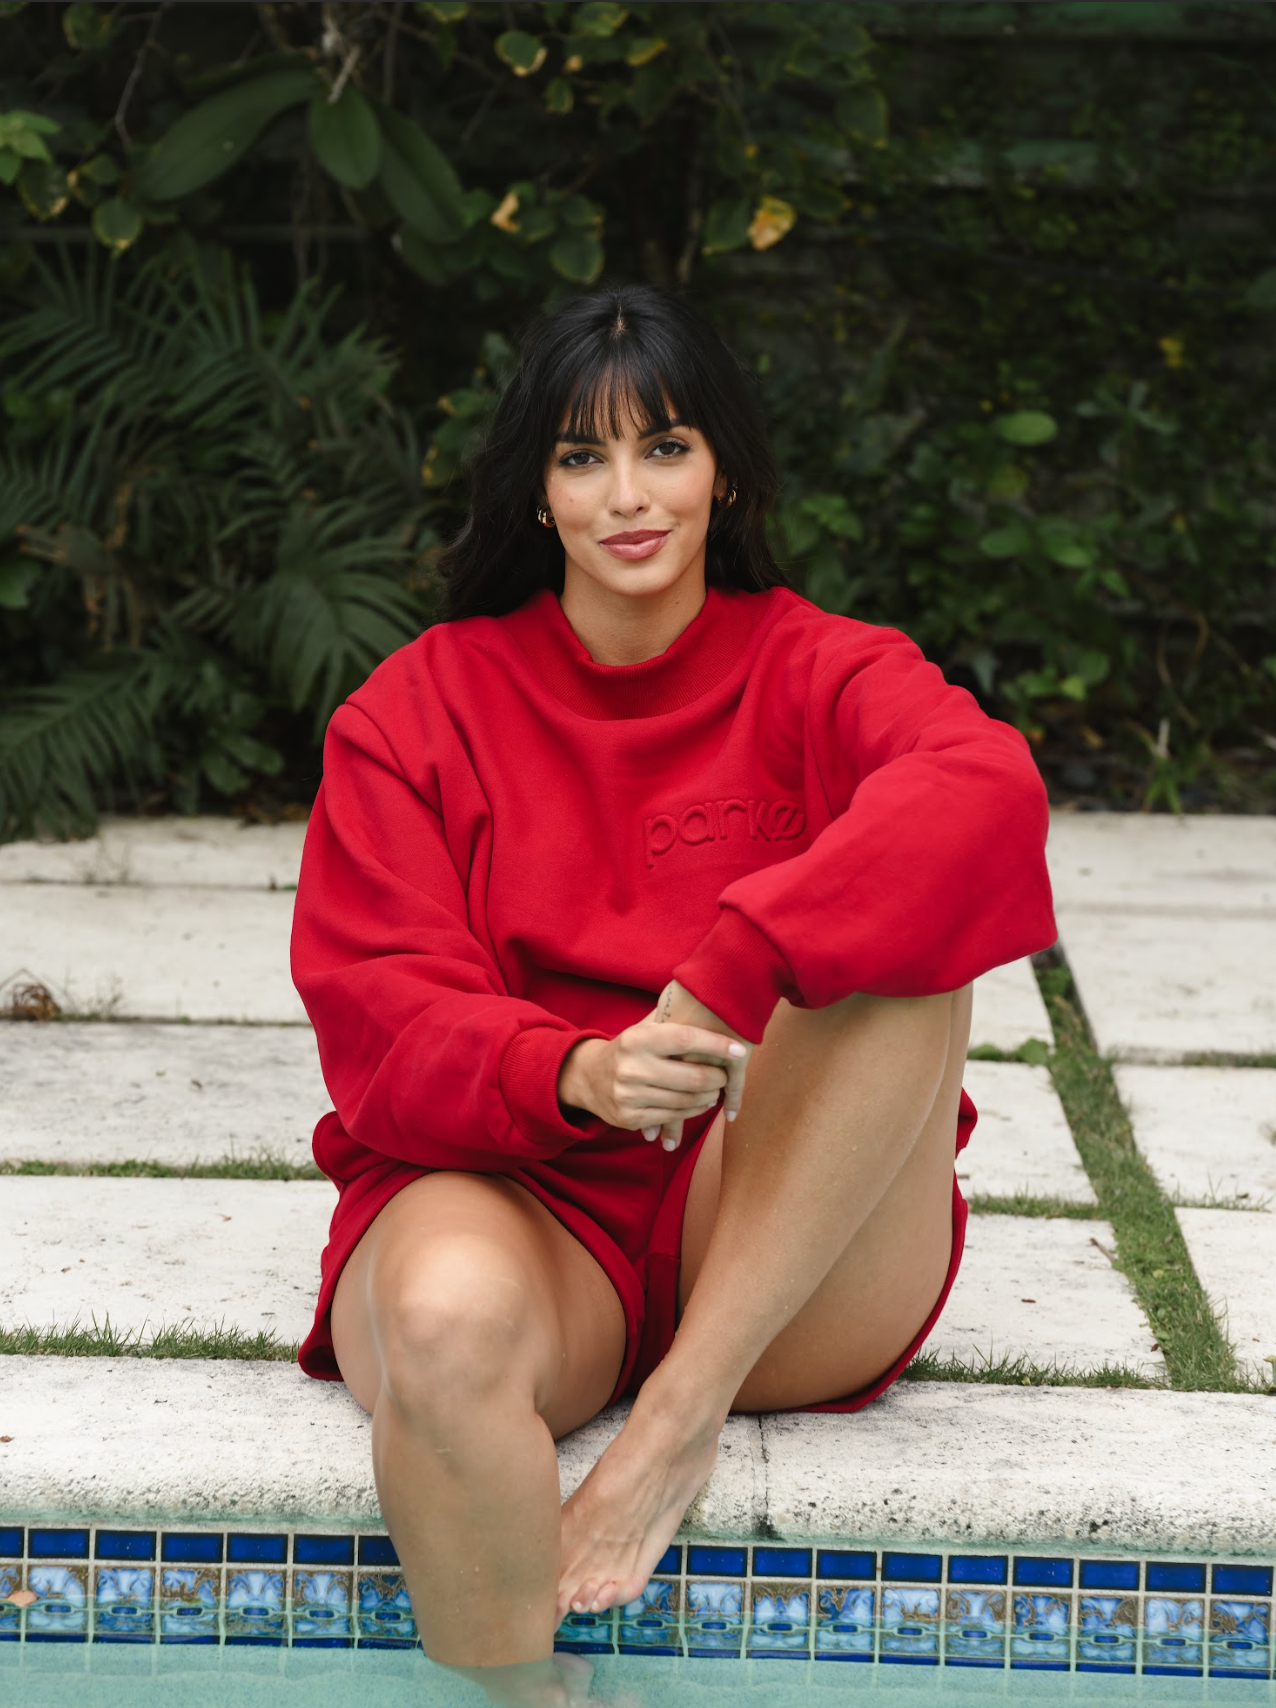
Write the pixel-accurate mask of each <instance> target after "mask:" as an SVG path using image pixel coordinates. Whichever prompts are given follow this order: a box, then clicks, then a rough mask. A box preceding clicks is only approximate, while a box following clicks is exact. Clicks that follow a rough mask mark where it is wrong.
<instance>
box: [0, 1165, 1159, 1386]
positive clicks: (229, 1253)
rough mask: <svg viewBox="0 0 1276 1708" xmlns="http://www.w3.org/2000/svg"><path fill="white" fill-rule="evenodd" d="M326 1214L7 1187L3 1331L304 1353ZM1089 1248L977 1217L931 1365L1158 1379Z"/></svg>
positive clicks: (262, 1196) (299, 1202)
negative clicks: (988, 1360)
mask: <svg viewBox="0 0 1276 1708" xmlns="http://www.w3.org/2000/svg"><path fill="white" fill-rule="evenodd" d="M334 1203H335V1193H334V1191H333V1188H332V1187H331V1186H330V1185H329V1184H328V1183H327V1182H326V1181H315V1182H311V1181H292V1182H281V1181H247V1180H117V1179H93V1178H84V1177H66V1176H32V1177H25V1176H24V1177H15V1178H11V1179H9V1180H6V1182H5V1185H4V1191H3V1194H0V1322H3V1323H4V1324H6V1325H8V1326H17V1325H18V1324H23V1323H34V1324H37V1325H40V1326H42V1327H47V1328H52V1327H65V1326H66V1325H67V1324H68V1323H70V1322H71V1321H73V1320H75V1319H76V1318H77V1317H78V1318H79V1320H80V1322H81V1323H82V1324H83V1325H84V1326H88V1324H89V1323H90V1321H91V1320H92V1318H93V1317H94V1316H96V1318H97V1320H98V1322H99V1323H101V1322H102V1321H103V1319H104V1318H105V1317H106V1316H107V1315H109V1317H110V1320H111V1322H112V1324H113V1325H114V1326H115V1327H116V1328H117V1329H121V1330H123V1329H132V1330H136V1331H141V1330H142V1329H143V1327H145V1330H146V1333H147V1334H148V1335H150V1334H151V1333H154V1332H155V1331H156V1330H157V1329H158V1328H160V1327H161V1326H164V1325H173V1324H177V1323H182V1322H191V1323H193V1324H194V1325H197V1326H200V1327H210V1326H212V1325H214V1324H216V1323H219V1322H221V1323H224V1324H225V1326H226V1327H228V1328H238V1329H242V1330H244V1331H245V1332H248V1333H255V1332H257V1331H258V1330H260V1329H262V1328H273V1329H274V1330H275V1331H276V1333H277V1334H278V1335H279V1336H280V1338H281V1339H283V1340H300V1339H301V1338H302V1337H303V1336H304V1335H305V1333H306V1332H307V1331H308V1329H309V1327H310V1321H311V1315H312V1312H313V1308H314V1298H315V1292H316V1289H317V1286H318V1274H319V1254H320V1252H321V1250H322V1249H323V1246H324V1244H325V1243H326V1240H327V1232H328V1220H329V1217H330V1215H331V1212H332V1207H333V1204H334ZM1091 1237H1094V1238H1097V1239H1099V1240H1100V1241H1101V1242H1102V1243H1103V1244H1104V1245H1107V1246H1108V1247H1109V1248H1111V1245H1112V1233H1111V1230H1110V1228H1108V1226H1107V1224H1106V1223H1104V1222H1089V1221H1085V1222H1082V1221H1071V1220H1058V1221H1056V1220H1053V1219H1037V1220H1031V1221H1028V1220H1025V1219H1023V1218H1019V1217H1013V1216H980V1217H972V1218H971V1221H970V1227H969V1231H968V1235H967V1252H966V1257H965V1260H964V1262H963V1265H962V1269H961V1272H960V1274H959V1276H958V1279H957V1283H956V1286H955V1287H954V1289H953V1294H952V1297H951V1298H950V1300H949V1302H948V1305H947V1307H946V1309H945V1311H944V1314H943V1315H942V1316H941V1318H940V1321H939V1325H938V1327H937V1329H936V1331H935V1333H934V1334H933V1335H932V1337H931V1339H930V1341H929V1342H928V1350H929V1351H932V1352H935V1353H937V1354H938V1355H939V1356H941V1357H958V1358H963V1359H965V1360H968V1361H971V1362H977V1361H979V1360H980V1359H981V1358H982V1357H983V1356H984V1355H991V1356H994V1357H1000V1356H1002V1355H1003V1354H1004V1355H1006V1356H1010V1357H1015V1356H1019V1355H1022V1356H1024V1357H1027V1358H1030V1359H1032V1360H1033V1361H1034V1362H1035V1363H1038V1364H1044V1365H1049V1364H1051V1363H1052V1362H1055V1361H1057V1362H1059V1363H1060V1364H1062V1365H1068V1364H1075V1365H1077V1366H1078V1367H1079V1368H1084V1369H1094V1368H1098V1367H1099V1366H1100V1365H1102V1364H1103V1363H1105V1362H1113V1363H1117V1362H1120V1363H1126V1364H1130V1365H1133V1366H1135V1367H1136V1368H1139V1369H1145V1370H1147V1371H1148V1372H1150V1373H1151V1372H1154V1371H1156V1370H1158V1369H1159V1368H1160V1365H1159V1360H1158V1359H1157V1358H1156V1357H1155V1356H1154V1355H1153V1354H1151V1353H1150V1351H1149V1346H1150V1340H1151V1337H1150V1335H1149V1334H1148V1333H1147V1331H1146V1328H1145V1327H1144V1326H1143V1323H1142V1318H1141V1317H1140V1314H1139V1311H1138V1307H1137V1305H1136V1304H1135V1303H1134V1300H1133V1298H1132V1296H1131V1294H1130V1291H1129V1286H1128V1283H1127V1282H1126V1281H1125V1279H1124V1277H1122V1276H1120V1275H1118V1274H1116V1272H1115V1271H1114V1270H1112V1268H1111V1266H1110V1264H1109V1263H1108V1260H1107V1259H1106V1258H1105V1257H1104V1256H1103V1255H1102V1253H1101V1252H1100V1251H1099V1250H1098V1249H1097V1248H1096V1247H1094V1246H1092V1245H1091V1244H1090V1243H1089V1241H1090V1239H1091ZM1025 1297H1028V1298H1031V1299H1032V1300H1033V1301H1035V1302H1034V1303H1032V1304H1025V1303H1023V1300H1024V1298H1025Z"/></svg>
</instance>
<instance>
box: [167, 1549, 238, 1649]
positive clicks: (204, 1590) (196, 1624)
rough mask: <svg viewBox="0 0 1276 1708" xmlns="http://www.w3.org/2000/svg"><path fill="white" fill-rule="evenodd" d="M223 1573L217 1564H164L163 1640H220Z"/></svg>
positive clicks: (168, 1641)
mask: <svg viewBox="0 0 1276 1708" xmlns="http://www.w3.org/2000/svg"><path fill="white" fill-rule="evenodd" d="M221 1597H222V1574H221V1569H220V1567H217V1566H163V1567H161V1569H160V1581H159V1635H160V1642H161V1643H216V1642H219V1641H220V1640H221Z"/></svg>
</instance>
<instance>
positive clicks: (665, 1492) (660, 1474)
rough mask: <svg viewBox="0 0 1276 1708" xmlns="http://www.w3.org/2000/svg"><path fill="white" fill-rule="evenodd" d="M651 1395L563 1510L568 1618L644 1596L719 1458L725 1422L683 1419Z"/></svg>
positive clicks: (563, 1606)
mask: <svg viewBox="0 0 1276 1708" xmlns="http://www.w3.org/2000/svg"><path fill="white" fill-rule="evenodd" d="M647 1391H648V1390H647V1389H645V1388H644V1389H643V1390H642V1392H640V1393H639V1395H638V1397H637V1399H636V1400H635V1401H634V1407H633V1410H632V1411H631V1412H630V1414H629V1417H628V1418H627V1419H626V1421H625V1425H624V1427H623V1428H622V1429H621V1432H620V1434H619V1435H618V1436H617V1437H616V1439H615V1440H614V1441H613V1442H612V1443H611V1445H610V1446H609V1447H608V1448H607V1450H606V1452H604V1453H603V1455H602V1457H601V1458H600V1459H599V1461H598V1463H597V1464H596V1465H595V1466H594V1468H593V1470H592V1471H590V1473H589V1475H588V1476H587V1477H586V1478H585V1480H584V1482H583V1483H582V1484H581V1485H580V1487H579V1488H578V1489H577V1490H576V1492H575V1494H574V1495H572V1497H571V1499H570V1500H569V1501H568V1502H567V1503H566V1505H565V1506H564V1508H563V1544H562V1566H561V1569H560V1571H559V1579H558V1617H559V1618H560V1619H562V1618H563V1617H564V1616H565V1614H566V1613H567V1612H568V1611H569V1610H570V1611H572V1612H576V1613H601V1612H602V1611H603V1609H604V1608H607V1607H616V1606H621V1607H623V1606H624V1605H625V1604H626V1602H630V1601H634V1600H636V1599H637V1597H638V1596H639V1595H641V1594H642V1591H643V1588H644V1586H645V1585H646V1583H647V1580H648V1578H650V1576H651V1574H652V1572H653V1571H654V1570H655V1566H656V1562H657V1561H658V1560H659V1558H660V1556H661V1555H662V1554H663V1553H664V1551H665V1549H666V1548H667V1547H668V1546H669V1544H670V1542H671V1541H672V1540H673V1538H674V1536H675V1534H676V1533H677V1529H678V1526H679V1525H680V1524H681V1523H682V1519H683V1514H684V1513H685V1512H686V1510H687V1508H688V1507H689V1506H690V1505H691V1502H692V1501H693V1500H694V1499H695V1497H696V1495H697V1494H698V1493H699V1492H700V1490H701V1489H702V1488H703V1487H704V1484H705V1482H706V1480H707V1479H708V1476H709V1473H710V1471H712V1469H713V1464H714V1460H715V1459H716V1458H717V1456H718V1436H719V1434H720V1432H721V1428H722V1419H721V1418H719V1419H717V1420H716V1421H706V1420H703V1419H700V1418H696V1419H691V1418H679V1417H678V1416H677V1414H676V1409H674V1408H669V1407H666V1406H662V1405H661V1403H660V1402H659V1401H658V1400H646V1401H645V1400H644V1396H645V1395H646V1394H647Z"/></svg>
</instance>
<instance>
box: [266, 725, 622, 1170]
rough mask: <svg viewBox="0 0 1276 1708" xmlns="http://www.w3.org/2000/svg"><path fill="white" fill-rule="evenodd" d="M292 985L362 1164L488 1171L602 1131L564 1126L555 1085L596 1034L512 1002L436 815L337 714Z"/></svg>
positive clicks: (308, 846) (376, 737) (579, 1124)
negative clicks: (370, 1156)
mask: <svg viewBox="0 0 1276 1708" xmlns="http://www.w3.org/2000/svg"><path fill="white" fill-rule="evenodd" d="M292 975H293V982H294V983H295V985H296V987H297V990H298V992H299V993H300V995H301V999H302V1002H303V1003H304V1005H305V1009H306V1012H307V1014H308V1015H309V1016H310V1019H311V1022H312V1023H313V1025H314V1029H315V1036H316V1039H317V1041H318V1045H319V1059H320V1063H321V1065H322V1067H323V1073H324V1080H325V1082H326V1084H327V1087H328V1090H329V1092H330V1094H331V1096H332V1100H333V1104H334V1106H335V1108H336V1112H337V1116H338V1118H339V1120H340V1121H341V1123H342V1125H343V1127H344V1128H345V1129H346V1131H347V1132H348V1133H349V1134H350V1135H351V1137H352V1138H354V1139H355V1140H357V1141H358V1142H359V1143H360V1144H363V1145H366V1146H368V1147H369V1148H370V1149H372V1150H376V1151H380V1152H383V1153H384V1154H386V1155H388V1156H394V1157H400V1158H402V1159H404V1160H405V1161H408V1162H413V1163H420V1164H422V1165H426V1166H435V1167H449V1168H463V1169H469V1170H484V1169H498V1168H502V1167H508V1166H509V1164H510V1161H511V1159H529V1158H531V1159H535V1158H545V1157H551V1156H555V1155H557V1154H558V1152H559V1151H561V1150H563V1149H564V1148H565V1147H566V1146H567V1145H570V1144H575V1143H578V1142H579V1141H580V1140H581V1139H582V1138H588V1137H596V1136H600V1135H601V1134H602V1133H603V1132H605V1131H606V1123H605V1122H604V1121H602V1120H601V1119H599V1118H598V1117H596V1116H592V1115H581V1114H577V1116H576V1117H575V1118H574V1119H573V1120H571V1121H569V1120H568V1119H567V1118H566V1116H565V1115H564V1113H563V1110H562V1108H561V1106H560V1103H559V1095H558V1081H559V1073H560V1069H561V1066H562V1062H563V1058H564V1057H565V1056H566V1055H567V1053H568V1051H569V1050H571V1049H572V1048H573V1047H574V1046H575V1045H576V1044H578V1043H580V1042H581V1041H582V1040H584V1039H589V1038H605V1037H606V1036H607V1034H606V1033H604V1032H600V1031H590V1030H588V1029H582V1028H580V1027H576V1026H573V1025H571V1024H570V1023H569V1022H568V1021H566V1020H564V1019H562V1018H561V1017H560V1016H558V1015H555V1014H551V1013H550V1012H549V1011H548V1010H547V1009H544V1008H541V1007H540V1006H539V1005H538V1004H536V1003H533V1002H526V1001H523V1000H521V999H519V998H516V997H512V996H510V995H509V993H508V991H507V990H506V989H505V986H504V982H503V980H502V978H501V975H500V972H499V969H498V968H497V967H496V965H495V964H494V962H493V960H492V957H491V956H490V954H489V953H488V952H487V950H486V949H485V948H484V947H483V945H482V944H481V943H480V942H479V941H478V939H477V938H476V937H475V936H474V934H473V933H472V932H471V931H470V929H469V926H468V923H467V913H466V906H465V895H464V891H463V888H462V884H461V879H460V877H459V875H458V873H457V870H456V867H455V865H454V864H453V861H452V858H451V855H450V853H449V850H448V846H447V841H446V838H445V835H444V828H443V822H442V819H441V817H440V815H439V813H438V812H437V811H436V810H435V809H434V808H433V807H432V806H431V805H430V804H429V803H428V802H427V801H426V800H425V799H423V797H422V796H421V794H420V793H419V792H418V791H417V790H416V789H414V788H413V787H412V786H411V784H410V783H409V782H408V781H407V780H406V778H405V777H404V776H403V774H402V771H401V769H400V767H399V765H398V763H397V760H396V756H395V754H394V752H393V750H392V748H391V746H390V743H389V742H388V741H387V740H386V738H385V735H384V734H383V732H382V731H381V729H380V728H379V727H378V725H377V724H376V723H375V722H374V721H373V720H372V719H371V718H370V717H369V716H368V715H367V713H365V712H364V711H363V710H361V709H360V708H359V706H357V705H356V704H353V703H352V702H349V701H348V702H346V704H344V705H343V706H340V707H338V709H337V711H336V712H335V713H334V714H333V717H332V720H331V722H330V723H329V726H328V732H327V736H326V738H325V742H324V777H323V782H322V784H321V786H320V789H319V794H318V797H317V799H316V801H315V804H314V808H313V810H312V812H311V815H310V823H309V827H308V829H307V832H306V842H305V849H304V852H303V855H302V862H301V875H300V879H299V882H298V885H297V900H296V905H295V908H294V912H293V927H292Z"/></svg>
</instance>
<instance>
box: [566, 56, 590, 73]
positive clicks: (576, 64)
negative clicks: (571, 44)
mask: <svg viewBox="0 0 1276 1708" xmlns="http://www.w3.org/2000/svg"><path fill="white" fill-rule="evenodd" d="M584 63H585V61H584V60H583V59H582V58H581V56H580V55H579V54H578V53H570V54H568V56H567V58H566V59H565V60H564V61H563V70H564V71H579V70H580V69H581V67H582V66H583V65H584Z"/></svg>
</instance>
